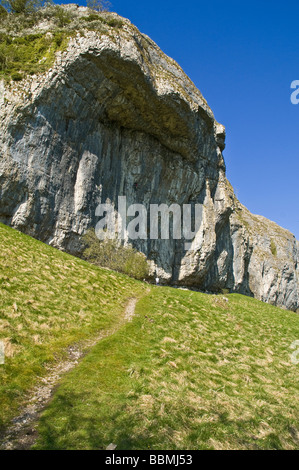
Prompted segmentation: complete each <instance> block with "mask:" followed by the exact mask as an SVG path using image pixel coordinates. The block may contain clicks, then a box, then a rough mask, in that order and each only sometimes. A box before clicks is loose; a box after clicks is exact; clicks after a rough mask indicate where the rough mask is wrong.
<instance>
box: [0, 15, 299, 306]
mask: <svg viewBox="0 0 299 470" xmlns="http://www.w3.org/2000/svg"><path fill="white" fill-rule="evenodd" d="M68 8H70V9H73V10H74V9H76V8H77V7H75V6H70V7H68ZM77 10H78V15H81V16H84V15H88V14H89V13H88V11H87V10H86V9H84V8H79V9H78V8H77ZM111 16H112V17H113V18H118V17H117V15H115V14H114V15H111V14H110V17H111ZM50 29H51V28H50V27H49V28H48V30H49V31H50ZM43 30H44V32H45V34H46V33H47V26H45V25H43ZM49 31H48V33H47V34H51V33H49ZM0 105H1V110H0V126H1V136H0V221H1V222H4V223H6V224H9V225H11V226H12V227H15V228H17V229H19V230H22V231H24V232H26V233H28V234H30V235H32V236H34V237H36V238H39V239H40V240H42V241H44V242H46V243H49V244H51V245H53V246H55V247H58V248H60V249H65V250H67V251H69V252H72V253H74V254H77V253H78V251H79V250H80V236H81V235H82V234H83V233H84V232H85V230H86V229H87V228H88V227H90V226H95V224H96V222H97V220H98V218H97V217H96V216H95V209H96V206H97V205H98V204H99V203H100V202H105V201H107V200H110V201H117V196H118V195H126V196H127V200H128V204H132V203H133V202H137V203H143V204H145V205H149V204H150V203H162V202H163V203H165V204H168V205H170V204H172V203H178V204H187V203H194V204H195V203H201V204H203V222H202V225H201V227H200V230H199V232H198V233H197V235H196V240H195V244H194V250H192V251H187V252H186V251H185V248H184V243H183V241H179V240H169V241H164V240H152V241H151V240H146V241H142V240H139V241H136V242H135V245H136V247H138V248H139V249H140V250H141V251H143V252H144V253H145V254H146V255H147V257H148V258H149V259H150V260H151V261H152V268H153V272H154V271H155V270H157V272H158V273H159V275H160V277H162V278H163V279H164V280H165V282H168V283H174V284H183V285H189V286H195V287H198V288H200V289H203V290H209V291H219V290H221V289H230V290H231V291H233V292H240V293H243V294H247V295H253V296H255V297H256V298H258V299H261V300H263V301H267V302H270V303H274V304H276V305H279V306H284V307H287V308H289V309H292V310H296V309H298V308H299V300H298V298H299V293H298V292H299V283H298V280H299V272H298V269H299V268H298V253H299V246H298V242H296V240H295V237H294V236H293V235H292V234H291V233H289V232H288V231H287V230H284V229H282V228H280V227H278V226H277V225H276V224H274V223H273V222H270V221H269V220H267V219H265V218H263V217H260V216H254V215H252V214H250V212H249V211H248V210H247V209H246V208H245V207H244V206H242V205H241V204H240V203H239V201H238V200H237V199H236V197H235V195H234V192H233V190H232V188H231V186H230V184H229V183H228V181H227V179H226V176H225V164H224V160H223V156H222V152H223V150H224V147H225V129H224V127H223V126H222V125H220V124H218V123H217V122H216V121H215V118H214V116H213V113H212V111H211V109H210V108H209V106H208V105H207V103H206V101H205V100H204V98H203V96H202V95H201V93H200V92H199V91H198V90H197V89H196V87H195V86H194V84H193V83H192V82H191V81H190V79H189V78H188V77H187V76H186V75H185V74H184V72H183V71H182V69H181V68H180V67H179V66H178V65H177V64H176V62H175V61H173V60H172V59H170V58H169V57H167V56H166V55H164V54H163V52H162V51H161V50H160V49H159V48H158V47H157V45H156V44H155V43H154V42H153V41H152V40H151V39H150V38H148V37H147V36H145V35H144V34H141V33H140V32H139V31H138V30H137V28H136V27H134V26H133V25H132V24H131V23H130V22H129V21H128V20H126V19H121V26H120V27H118V28H114V27H113V26H111V27H110V26H109V25H108V24H106V26H105V30H104V31H102V32H101V33H99V32H98V31H93V30H91V29H86V30H85V31H84V32H82V31H81V32H80V33H77V34H75V35H72V37H70V40H69V43H68V47H67V49H66V50H64V51H63V52H59V53H57V56H56V60H55V63H54V65H53V66H52V68H51V69H50V70H48V72H46V73H44V74H40V75H34V76H30V77H27V78H25V79H24V80H23V81H21V82H10V83H7V82H4V81H2V82H1V83H0ZM136 183H137V184H136Z"/></svg>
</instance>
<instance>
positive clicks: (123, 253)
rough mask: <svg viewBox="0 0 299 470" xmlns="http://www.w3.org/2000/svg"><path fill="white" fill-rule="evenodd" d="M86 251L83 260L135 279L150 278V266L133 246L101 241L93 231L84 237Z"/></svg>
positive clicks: (107, 240)
mask: <svg viewBox="0 0 299 470" xmlns="http://www.w3.org/2000/svg"><path fill="white" fill-rule="evenodd" d="M82 240H83V243H84V245H85V249H84V252H83V258H84V259H85V260H86V261H89V262H90V263H92V264H95V265H97V266H101V267H104V268H110V269H113V270H114V271H118V272H121V273H124V274H127V275H128V276H131V277H134V278H135V279H144V278H147V277H148V276H149V265H148V262H147V260H146V257H145V255H144V254H143V253H140V252H138V251H137V250H135V249H134V248H133V247H131V246H123V245H121V244H119V242H118V241H117V240H115V239H113V240H110V239H108V238H106V239H105V240H103V241H102V240H99V239H98V238H97V236H96V234H95V231H94V230H93V229H90V230H88V231H87V232H86V234H85V235H84V236H83V237H82Z"/></svg>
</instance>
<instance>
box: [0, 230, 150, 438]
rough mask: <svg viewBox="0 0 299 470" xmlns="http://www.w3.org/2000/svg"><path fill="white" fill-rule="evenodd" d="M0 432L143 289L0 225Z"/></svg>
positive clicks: (115, 320) (114, 319)
mask: <svg viewBox="0 0 299 470" xmlns="http://www.w3.org/2000/svg"><path fill="white" fill-rule="evenodd" d="M0 246H1V250H0V340H2V341H4V342H5V354H6V357H5V365H0V430H1V427H2V428H3V426H4V425H7V424H8V422H9V420H10V419H11V418H12V417H13V416H14V415H15V414H16V413H17V412H18V408H19V406H20V405H22V404H23V403H24V401H25V400H26V392H28V390H29V389H31V388H32V387H33V386H34V384H35V383H36V382H37V380H38V378H39V377H41V376H43V375H44V374H45V372H46V371H45V367H44V365H45V363H50V362H55V361H56V362H57V361H59V360H60V359H61V358H62V357H63V356H64V354H65V350H66V347H67V346H68V345H70V344H73V343H74V342H79V341H81V340H84V339H86V338H87V337H90V336H91V337H92V336H93V335H94V336H95V335H96V334H97V333H98V332H100V331H104V330H107V329H110V328H111V327H114V326H116V325H117V324H118V323H119V321H120V319H121V318H122V314H123V310H124V305H125V303H126V300H127V298H128V297H130V296H132V294H134V295H135V296H136V295H137V296H138V295H139V294H140V292H142V290H143V289H144V288H143V285H142V284H141V283H138V282H137V281H134V280H132V279H130V278H128V277H126V276H124V275H121V274H118V273H113V272H111V271H108V270H103V269H100V268H97V267H95V266H92V265H90V264H88V263H86V262H84V261H82V260H79V259H77V258H74V257H72V256H70V255H68V254H66V253H62V252H60V251H58V250H56V249H54V248H51V247H49V246H47V245H45V244H43V243H41V242H39V241H37V240H35V239H33V238H30V237H28V236H26V235H24V234H22V233H20V232H17V231H15V230H13V229H11V228H9V227H6V226H5V225H2V224H0Z"/></svg>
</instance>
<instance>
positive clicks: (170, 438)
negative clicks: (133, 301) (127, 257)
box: [36, 288, 299, 449]
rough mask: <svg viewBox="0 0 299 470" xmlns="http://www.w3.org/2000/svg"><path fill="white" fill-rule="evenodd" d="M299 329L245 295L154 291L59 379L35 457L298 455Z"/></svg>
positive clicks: (289, 316)
mask: <svg viewBox="0 0 299 470" xmlns="http://www.w3.org/2000/svg"><path fill="white" fill-rule="evenodd" d="M298 320H299V319H298V316H297V315H296V314H294V313H291V312H285V311H282V310H280V309H278V308H275V307H272V306H269V305H265V304H262V303H261V302H259V301H257V300H254V299H251V298H246V297H243V296H241V295H230V296H229V302H228V304H227V303H226V302H225V301H224V300H223V298H222V297H221V296H208V295H204V294H200V293H195V292H188V291H181V290H175V289H171V288H153V289H152V290H151V292H150V293H149V294H148V295H147V296H145V297H143V299H141V300H140V301H139V304H138V306H137V310H136V316H135V319H134V320H133V322H132V323H131V324H128V325H126V327H125V328H124V329H122V330H119V332H118V333H117V334H115V335H114V336H113V337H110V338H107V339H105V340H104V341H102V342H101V343H99V344H98V345H97V346H96V347H95V348H94V349H93V351H92V352H91V354H89V355H88V356H87V357H86V358H85V359H84V360H83V362H82V363H81V364H80V366H79V367H78V368H77V369H75V370H73V371H72V372H71V373H70V374H69V375H68V376H67V377H65V379H64V381H63V384H62V386H61V387H60V388H59V390H58V392H57V393H56V395H55V397H54V399H53V401H52V403H51V404H50V406H49V408H48V409H47V410H46V412H45V413H44V415H43V417H42V420H41V423H40V427H39V431H40V438H39V441H38V444H37V445H36V448H38V449H104V448H105V447H106V446H107V445H108V444H109V443H111V442H113V443H115V444H117V448H118V449H149V448H151V449H205V448H216V449H247V448H249V449H251V448H252V449H254V448H259V449H280V448H284V449H288V448H289V449H294V448H297V449H298V448H299V440H298V438H299V432H298V431H299V430H298V418H299V416H298V401H296V397H297V396H298V367H299V366H298V365H293V364H291V360H290V352H291V350H290V344H291V343H292V342H293V341H294V340H296V338H299V321H298Z"/></svg>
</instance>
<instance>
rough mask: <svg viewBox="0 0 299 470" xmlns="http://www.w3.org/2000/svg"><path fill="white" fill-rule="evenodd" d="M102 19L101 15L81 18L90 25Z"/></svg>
mask: <svg viewBox="0 0 299 470" xmlns="http://www.w3.org/2000/svg"><path fill="white" fill-rule="evenodd" d="M100 19H101V17H100V16H99V15H96V14H91V15H89V16H83V18H81V20H82V21H87V22H88V23H89V22H91V21H98V20H100Z"/></svg>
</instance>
